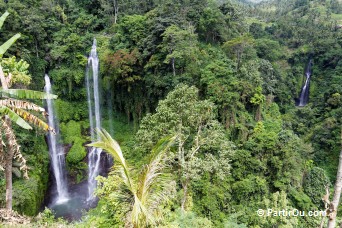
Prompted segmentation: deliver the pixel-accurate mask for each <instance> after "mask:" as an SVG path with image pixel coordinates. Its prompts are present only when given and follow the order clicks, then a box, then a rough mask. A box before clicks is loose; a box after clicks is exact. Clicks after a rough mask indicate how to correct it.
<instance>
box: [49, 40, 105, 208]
mask: <svg viewBox="0 0 342 228" xmlns="http://www.w3.org/2000/svg"><path fill="white" fill-rule="evenodd" d="M85 80H86V87H87V98H88V108H89V122H90V133H91V141H92V142H95V141H98V140H99V137H98V136H97V134H96V132H95V129H100V128H101V112H100V93H99V58H98V56H97V53H96V40H95V39H94V42H93V46H92V49H91V52H90V55H89V58H88V64H87V68H86V75H85ZM45 92H46V93H52V91H51V82H50V78H49V76H48V75H45ZM47 112H48V113H49V116H48V124H49V125H50V126H51V127H53V128H54V129H55V130H56V134H54V133H52V132H50V133H48V135H47V141H48V146H49V152H50V158H51V170H52V173H53V175H52V177H53V178H54V179H53V180H54V181H53V185H52V187H53V188H52V192H51V196H52V201H51V205H50V206H51V207H60V206H61V205H70V204H75V201H80V200H79V199H81V198H82V202H84V203H82V205H88V206H91V205H93V202H95V196H94V190H95V188H96V180H95V178H96V177H97V176H98V175H99V173H100V171H101V167H100V165H101V164H100V160H101V153H102V150H101V149H97V148H89V149H90V151H89V153H88V181H87V183H84V184H87V187H88V191H87V193H86V192H85V191H82V190H80V191H79V190H77V191H76V192H75V191H74V189H75V186H69V187H70V189H72V190H70V195H69V194H68V183H67V182H68V181H67V175H66V169H65V152H64V148H63V145H62V144H59V141H60V139H61V137H60V135H59V127H58V121H57V118H56V113H55V111H54V103H53V100H51V99H47ZM102 163H103V162H102ZM78 188H79V189H86V186H83V184H82V187H78ZM76 189H77V186H76ZM81 192H84V193H83V194H82V193H81ZM80 197H81V198H80ZM83 199H84V200H83ZM85 199H86V201H85ZM88 206H81V207H82V208H85V207H88ZM63 210H64V209H62V211H63ZM71 210H74V209H71Z"/></svg>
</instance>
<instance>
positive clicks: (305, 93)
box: [298, 59, 312, 107]
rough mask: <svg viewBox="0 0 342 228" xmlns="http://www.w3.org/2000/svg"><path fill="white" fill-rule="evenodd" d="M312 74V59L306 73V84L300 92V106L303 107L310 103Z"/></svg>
mask: <svg viewBox="0 0 342 228" xmlns="http://www.w3.org/2000/svg"><path fill="white" fill-rule="evenodd" d="M311 74H312V60H311V59H310V61H309V63H308V65H307V67H306V71H305V77H306V78H305V83H304V85H303V87H302V90H301V91H300V95H299V99H298V100H299V101H298V106H299V107H303V106H305V105H306V104H307V103H308V102H309V90H310V78H311Z"/></svg>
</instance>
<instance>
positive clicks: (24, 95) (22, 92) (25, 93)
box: [0, 89, 57, 100]
mask: <svg viewBox="0 0 342 228" xmlns="http://www.w3.org/2000/svg"><path fill="white" fill-rule="evenodd" d="M0 93H1V94H4V95H7V96H10V97H15V98H19V99H33V100H37V99H57V95H54V94H50V93H45V92H39V91H34V90H28V89H0Z"/></svg>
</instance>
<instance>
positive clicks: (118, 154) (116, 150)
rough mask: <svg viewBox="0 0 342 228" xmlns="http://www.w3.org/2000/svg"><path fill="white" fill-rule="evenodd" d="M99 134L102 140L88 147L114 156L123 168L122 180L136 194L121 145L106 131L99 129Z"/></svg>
mask: <svg viewBox="0 0 342 228" xmlns="http://www.w3.org/2000/svg"><path fill="white" fill-rule="evenodd" d="M97 134H98V135H99V136H100V138H101V140H100V141H98V142H94V143H91V144H88V145H87V146H92V147H97V148H101V149H103V150H105V151H107V152H108V153H109V154H110V155H112V156H113V158H114V161H115V162H118V163H119V164H120V165H121V166H122V169H121V172H122V174H121V175H122V178H123V179H124V180H125V183H126V184H127V185H128V187H129V189H131V191H132V192H135V188H134V184H133V182H132V179H131V177H130V173H129V169H128V166H127V164H126V161H125V158H124V156H123V154H122V151H121V148H120V146H119V144H118V143H117V142H116V141H115V140H114V139H113V138H112V137H111V136H110V134H109V133H108V132H107V131H106V130H105V129H102V130H100V129H97Z"/></svg>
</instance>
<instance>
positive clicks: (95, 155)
mask: <svg viewBox="0 0 342 228" xmlns="http://www.w3.org/2000/svg"><path fill="white" fill-rule="evenodd" d="M98 76H99V58H98V56H97V52H96V39H94V42H93V46H92V49H91V52H90V55H89V58H88V65H87V70H86V86H87V97H88V109H89V122H90V131H91V141H92V142H94V141H95V140H99V138H98V137H97V136H96V137H95V131H94V130H95V128H97V129H100V128H101V112H100V93H99V77H98ZM101 152H102V150H101V149H98V148H91V151H90V153H89V155H88V172H89V173H88V199H87V200H88V201H92V200H93V199H94V195H93V193H94V190H95V188H96V180H95V178H96V177H97V176H98V175H99V172H100V169H99V168H100V159H101Z"/></svg>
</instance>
